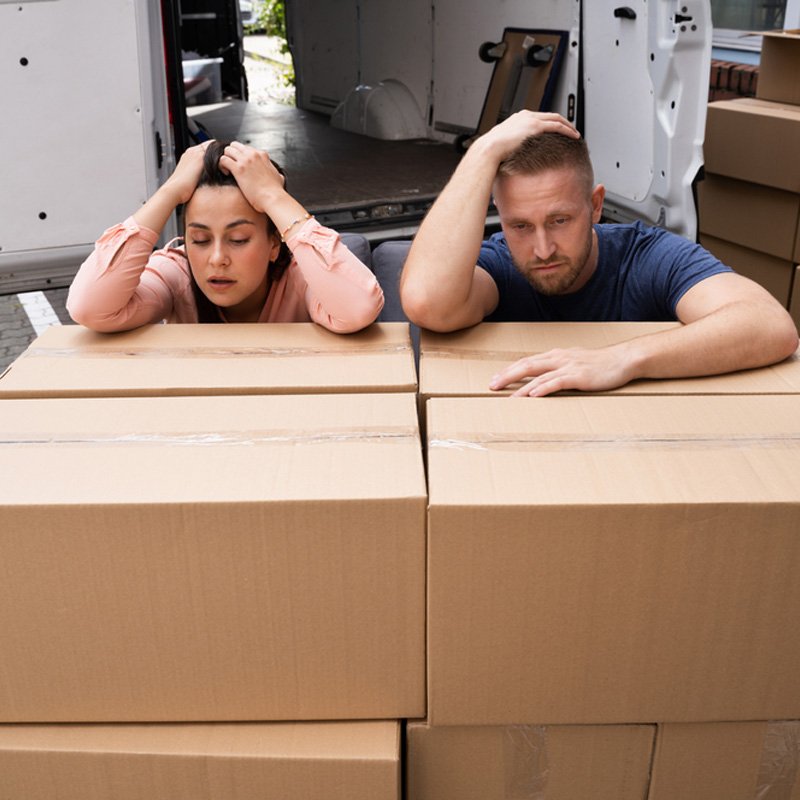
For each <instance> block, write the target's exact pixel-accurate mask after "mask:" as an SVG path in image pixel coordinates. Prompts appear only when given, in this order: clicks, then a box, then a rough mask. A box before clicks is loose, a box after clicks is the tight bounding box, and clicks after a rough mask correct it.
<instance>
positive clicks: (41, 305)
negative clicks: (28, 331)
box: [17, 292, 61, 336]
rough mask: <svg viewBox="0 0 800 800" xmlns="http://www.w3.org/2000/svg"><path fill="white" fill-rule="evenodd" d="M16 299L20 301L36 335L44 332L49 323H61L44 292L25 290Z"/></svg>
mask: <svg viewBox="0 0 800 800" xmlns="http://www.w3.org/2000/svg"><path fill="white" fill-rule="evenodd" d="M17 299H18V300H19V301H20V303H22V307H23V308H24V309H25V313H26V314H27V315H28V319H29V320H30V323H31V325H32V326H33V329H34V330H35V331H36V335H37V336H39V335H41V334H42V333H44V331H46V330H47V329H48V328H49V327H50V326H51V325H60V324H61V320H60V319H59V318H58V316H57V315H56V312H55V311H53V306H51V305H50V303H49V302H48V300H47V298H46V297H45V295H44V292H25V293H24V294H18V295H17Z"/></svg>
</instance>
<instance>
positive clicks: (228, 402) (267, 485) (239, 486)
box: [0, 394, 426, 722]
mask: <svg viewBox="0 0 800 800" xmlns="http://www.w3.org/2000/svg"><path fill="white" fill-rule="evenodd" d="M2 407H3V413H2V416H1V417H0V473H2V474H3V476H4V478H3V481H2V482H0V565H2V566H0V571H2V579H1V580H0V641H2V643H3V657H2V659H0V720H2V721H6V722H16V721H30V722H56V721H64V722H79V721H113V722H125V721H191V720H198V721H199V720H203V721H205V720H215V721H222V720H281V719H289V720H304V719H370V718H393V719H398V718H402V717H406V716H421V715H422V714H424V713H425V705H424V593H425V587H424V581H425V506H426V491H425V479H424V473H423V465H422V456H421V446H420V442H419V438H418V433H417V423H416V406H415V400H414V397H413V395H411V394H403V395H388V394H387V395H307V396H277V397H208V398H200V397H197V398H130V399H120V398H112V399H97V398H82V399H74V400H29V401H22V400H8V401H4V402H3V403H2Z"/></svg>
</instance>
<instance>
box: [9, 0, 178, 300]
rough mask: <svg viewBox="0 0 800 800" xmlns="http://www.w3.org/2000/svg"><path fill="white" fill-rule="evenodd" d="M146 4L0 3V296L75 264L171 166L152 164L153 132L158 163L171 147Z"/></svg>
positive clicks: (85, 0) (106, 0)
mask: <svg viewBox="0 0 800 800" xmlns="http://www.w3.org/2000/svg"><path fill="white" fill-rule="evenodd" d="M148 6H149V4H148V3H147V0H44V1H42V0H39V1H38V2H31V1H30V0H16V1H15V2H13V3H0V50H2V52H3V53H4V54H5V58H4V59H3V61H2V66H0V87H2V88H0V92H1V93H2V94H1V95H0V99H1V100H2V107H3V116H4V123H3V125H2V128H1V129H0V145H1V146H2V152H3V153H4V154H5V157H4V164H3V167H2V171H3V180H2V183H3V191H2V193H1V194H0V289H5V288H6V286H7V285H8V284H9V282H10V284H13V290H18V288H19V284H20V282H21V283H22V284H23V285H24V284H25V273H27V272H30V273H31V274H33V273H36V274H37V276H38V277H37V279H36V282H40V281H41V280H42V279H43V278H44V277H45V276H46V275H47V269H48V266H47V265H48V264H52V265H53V269H54V270H56V271H63V270H65V269H69V266H68V265H69V264H70V263H73V264H74V267H77V264H78V263H79V260H78V261H77V262H76V261H75V259H80V258H82V257H83V255H84V254H85V253H88V252H89V249H90V248H91V245H92V243H93V242H94V241H95V239H96V238H97V237H98V236H99V235H100V234H101V233H102V231H103V230H104V229H105V228H107V227H109V226H110V225H112V224H114V223H116V222H119V221H121V220H122V219H124V218H125V217H126V216H128V215H130V214H131V213H133V212H134V211H135V210H136V209H137V208H138V207H139V206H140V205H141V204H142V203H143V202H144V201H145V200H146V199H147V197H148V195H149V194H150V193H152V191H153V190H154V189H155V188H156V186H157V185H158V183H159V181H160V178H161V175H162V174H163V173H165V172H167V171H169V169H170V168H171V166H172V163H171V156H168V157H167V158H166V159H165V161H164V163H163V164H162V166H161V168H160V169H159V167H158V164H157V161H158V153H157V151H156V138H155V132H156V130H158V131H159V134H160V137H161V141H162V158H163V156H164V155H165V154H170V153H171V151H172V147H171V134H170V131H169V129H168V127H167V122H166V120H167V109H166V99H165V90H164V89H163V86H164V63H163V45H162V42H161V36H160V15H159V12H158V6H157V4H156V5H155V8H154V9H153V7H152V6H150V7H148ZM154 36H157V39H156V40H155V41H153V37H154ZM157 87H160V92H159V94H158V95H156V94H155V92H156V88H157ZM9 156H10V157H9ZM72 271H73V272H74V269H73V270H72ZM45 281H46V279H45Z"/></svg>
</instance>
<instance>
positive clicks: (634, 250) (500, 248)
mask: <svg viewBox="0 0 800 800" xmlns="http://www.w3.org/2000/svg"><path fill="white" fill-rule="evenodd" d="M594 229H595V231H596V232H597V243H598V259H597V269H596V270H595V272H594V274H593V275H592V277H591V278H590V279H589V280H588V282H587V283H586V285H585V286H584V287H582V288H581V289H579V290H578V291H577V292H573V293H572V294H562V295H552V296H547V295H543V294H540V293H539V292H537V291H536V290H535V289H534V288H533V287H532V286H531V285H530V284H529V283H528V281H527V280H526V279H525V278H524V277H523V276H522V275H521V274H520V272H519V271H518V270H517V268H516V267H515V266H514V263H513V261H512V259H511V253H510V252H509V250H508V245H507V244H506V238H505V235H504V234H503V233H496V234H494V236H492V237H491V238H490V239H488V240H486V241H485V242H483V244H482V245H481V253H480V256H479V258H478V265H479V266H481V267H483V268H484V269H485V270H486V271H487V272H488V273H489V274H490V275H491V276H492V278H493V279H494V282H495V283H496V284H497V288H498V290H499V293H500V301H499V303H498V305H497V308H496V309H495V311H494V312H492V314H490V315H489V316H487V317H486V320H487V321H489V322H667V321H673V320H675V319H677V316H676V314H675V306H676V305H677V303H678V300H680V298H681V297H682V296H683V294H684V293H685V292H686V291H687V290H688V289H691V287H692V286H694V285H695V284H696V283H698V282H699V281H701V280H703V279H704V278H708V277H709V276H711V275H716V274H718V273H720V272H732V271H733V270H731V268H730V267H726V266H725V265H724V264H722V263H721V262H720V261H718V260H717V259H716V258H714V256H712V255H711V253H709V252H708V251H707V250H704V249H703V248H702V247H700V246H699V245H696V244H693V243H692V242H690V241H688V240H687V239H684V238H683V237H682V236H678V235H677V234H675V233H671V232H670V231H666V230H664V229H662V228H652V227H648V226H647V225H643V224H642V223H641V222H634V223H631V224H605V225H595V226H594Z"/></svg>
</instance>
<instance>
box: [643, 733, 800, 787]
mask: <svg viewBox="0 0 800 800" xmlns="http://www.w3.org/2000/svg"><path fill="white" fill-rule="evenodd" d="M799 767H800V722H796V721H781V722H727V723H726V722H723V723H717V724H705V725H702V724H701V725H659V726H658V734H657V738H656V750H655V759H654V761H653V777H652V782H651V784H650V794H649V795H648V800H673V799H674V798H677V797H679V798H681V800H753V798H763V800H767V799H768V798H769V799H770V800H800V769H799Z"/></svg>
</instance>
